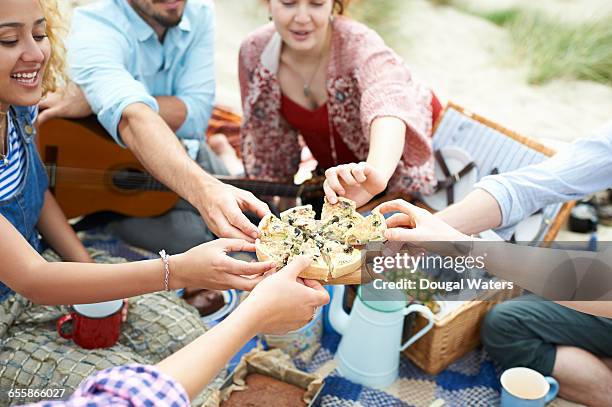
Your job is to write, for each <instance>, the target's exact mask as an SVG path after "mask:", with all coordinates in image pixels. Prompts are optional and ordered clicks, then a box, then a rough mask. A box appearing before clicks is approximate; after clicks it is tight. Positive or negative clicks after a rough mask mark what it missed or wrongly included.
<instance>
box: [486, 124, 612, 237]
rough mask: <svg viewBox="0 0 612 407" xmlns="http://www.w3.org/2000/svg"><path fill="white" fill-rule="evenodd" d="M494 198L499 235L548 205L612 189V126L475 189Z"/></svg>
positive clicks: (493, 178)
mask: <svg viewBox="0 0 612 407" xmlns="http://www.w3.org/2000/svg"><path fill="white" fill-rule="evenodd" d="M475 187H476V188H481V189H484V190H485V191H487V192H488V193H490V194H491V195H493V197H494V198H495V199H496V200H497V202H498V203H499V206H500V208H501V214H502V224H501V227H502V229H501V230H499V231H498V233H499V234H500V235H502V236H503V235H505V234H506V233H505V232H506V231H507V230H509V229H510V228H512V227H513V226H515V225H516V224H517V223H518V222H520V221H521V220H523V219H524V218H526V217H527V216H529V215H531V214H532V213H534V212H535V211H537V210H538V209H540V208H543V207H544V206H546V205H549V204H553V203H559V202H565V201H570V200H574V199H579V198H582V197H584V196H586V195H589V194H592V193H594V192H597V191H601V190H604V189H607V188H611V187H612V122H610V123H608V124H607V125H606V126H604V127H603V128H602V129H601V130H600V131H599V132H598V133H596V134H594V135H593V136H591V137H586V138H583V139H579V140H577V141H576V142H574V143H572V144H570V145H569V146H567V147H565V148H564V149H563V150H561V151H560V152H558V153H557V154H555V155H554V156H553V157H552V158H550V159H548V160H546V161H543V162H542V163H540V164H536V165H530V166H527V167H523V168H520V169H518V170H516V171H511V172H508V173H504V174H499V175H492V176H487V177H484V178H483V179H482V180H481V181H480V182H479V183H477V184H476V185H475Z"/></svg>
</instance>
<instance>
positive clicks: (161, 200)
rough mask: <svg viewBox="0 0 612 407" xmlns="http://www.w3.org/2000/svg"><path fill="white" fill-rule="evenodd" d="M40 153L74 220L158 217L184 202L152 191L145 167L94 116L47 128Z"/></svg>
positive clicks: (42, 131) (52, 123)
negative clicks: (100, 215) (109, 214)
mask: <svg viewBox="0 0 612 407" xmlns="http://www.w3.org/2000/svg"><path fill="white" fill-rule="evenodd" d="M38 147H39V150H38V151H39V152H40V155H41V158H42V160H43V162H44V164H45V165H46V166H47V168H48V173H49V179H50V182H49V186H50V189H51V192H52V193H53V194H54V195H55V198H56V199H57V201H58V203H59V205H60V207H61V208H62V209H63V211H64V213H65V214H66V216H67V217H68V218H73V217H76V216H82V215H87V214H91V213H94V212H99V211H111V210H112V211H115V212H119V213H122V214H124V215H128V216H140V217H143V216H156V215H160V214H162V213H164V212H166V211H168V210H170V209H171V208H172V207H173V206H174V205H175V204H176V202H177V201H178V199H179V197H178V195H177V194H175V193H174V192H171V191H161V190H150V188H148V186H149V185H148V183H150V182H149V178H150V177H148V176H147V175H146V172H145V170H144V168H143V166H142V165H141V164H140V163H139V162H138V160H137V159H136V157H135V156H134V155H133V154H132V153H131V152H130V151H129V150H128V149H125V148H121V147H120V146H119V145H118V144H117V143H116V142H115V141H114V140H113V139H112V138H111V137H110V136H109V135H108V133H107V132H106V130H104V128H103V127H102V126H101V125H100V124H99V123H98V121H97V120H96V119H95V117H94V116H91V117H88V118H86V119H80V120H64V119H53V120H50V121H48V122H46V123H44V124H43V125H42V126H41V128H40V129H39V137H38ZM126 174H128V175H127V176H126Z"/></svg>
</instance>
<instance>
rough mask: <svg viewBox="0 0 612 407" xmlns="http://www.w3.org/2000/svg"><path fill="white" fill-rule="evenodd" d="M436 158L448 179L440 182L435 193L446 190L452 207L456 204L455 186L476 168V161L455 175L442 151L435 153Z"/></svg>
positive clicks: (447, 200) (448, 202)
mask: <svg viewBox="0 0 612 407" xmlns="http://www.w3.org/2000/svg"><path fill="white" fill-rule="evenodd" d="M434 157H435V158H436V161H437V162H438V164H440V169H441V170H442V173H443V174H444V176H445V177H446V179H444V180H442V181H439V182H438V186H437V187H436V190H435V192H438V191H440V190H442V189H446V202H447V204H448V205H452V204H453V203H454V202H455V188H454V186H455V184H456V183H457V182H459V180H460V179H461V177H463V176H464V175H465V174H467V173H468V172H470V171H471V170H472V169H473V168H474V167H475V166H476V164H475V163H474V161H470V162H469V163H468V164H467V165H466V166H465V167H463V168H462V169H461V170H460V171H458V172H457V173H455V174H451V172H450V170H449V169H448V166H447V165H446V162H445V161H444V157H443V156H442V153H441V152H440V150H436V151H434Z"/></svg>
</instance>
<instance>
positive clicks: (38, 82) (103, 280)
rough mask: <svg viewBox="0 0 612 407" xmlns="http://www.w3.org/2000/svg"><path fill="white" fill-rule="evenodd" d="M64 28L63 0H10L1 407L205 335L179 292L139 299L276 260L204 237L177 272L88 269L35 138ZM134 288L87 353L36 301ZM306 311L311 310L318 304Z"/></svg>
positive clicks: (0, 132) (111, 295)
mask: <svg viewBox="0 0 612 407" xmlns="http://www.w3.org/2000/svg"><path fill="white" fill-rule="evenodd" d="M60 27H61V26H60V19H59V14H58V9H57V3H56V1H55V0H2V7H0V236H1V238H0V258H1V259H2V267H0V389H2V391H1V392H0V405H8V404H13V403H15V402H17V401H23V400H15V399H11V398H9V393H8V392H7V390H8V389H32V388H38V389H47V388H56V389H66V390H69V391H68V392H67V393H66V394H67V395H68V394H69V393H70V390H71V389H74V388H76V386H78V384H79V383H80V382H81V381H82V380H83V379H84V378H85V377H87V376H89V375H90V374H92V373H94V372H96V371H97V370H100V369H104V368H110V367H112V366H117V365H125V364H128V363H142V364H153V363H157V362H159V361H160V360H162V359H163V358H165V357H167V356H168V355H170V354H171V353H172V352H174V351H176V350H177V349H180V348H181V347H183V346H184V345H186V344H187V343H189V342H191V341H192V340H194V339H196V338H197V337H199V336H200V335H201V334H203V333H204V332H205V328H204V325H203V324H202V322H201V320H200V318H199V315H198V313H197V311H196V310H195V309H194V308H191V307H190V306H188V305H187V304H186V303H185V302H184V301H183V300H181V299H179V298H178V297H177V295H176V294H175V293H172V292H161V293H155V294H148V295H141V294H144V293H151V292H155V291H160V290H162V289H165V290H166V291H168V290H169V289H177V288H182V287H185V286H187V285H188V286H191V287H206V288H211V289H227V288H240V289H243V290H250V289H252V288H253V287H254V286H255V285H256V283H257V282H259V281H260V280H261V279H262V278H263V277H256V275H259V274H263V273H265V272H267V271H269V270H271V269H272V268H273V267H274V265H273V264H271V263H270V262H267V263H248V262H242V261H238V260H235V259H232V258H230V257H229V256H227V252H230V251H241V250H249V251H254V245H252V244H249V243H247V242H245V241H241V240H235V239H222V240H217V241H214V242H211V243H208V244H204V245H201V246H198V247H196V248H194V249H192V250H190V251H189V252H186V253H184V254H181V255H177V256H170V258H169V260H168V258H167V257H165V258H164V261H166V262H167V263H168V264H169V269H168V270H172V273H171V274H170V273H169V272H168V271H166V269H165V268H164V263H163V262H161V261H160V260H149V261H145V262H139V263H130V264H121V265H108V264H87V263H91V262H92V258H91V256H90V255H89V253H88V251H87V250H86V249H85V248H84V246H83V245H82V243H81V242H80V241H79V239H78V238H77V236H76V235H75V233H74V231H73V230H72V229H71V228H70V226H69V225H68V223H67V221H66V218H65V216H64V215H63V213H62V211H61V209H60V208H59V206H58V205H57V203H56V202H55V200H54V198H53V196H52V195H51V194H50V193H49V191H48V190H47V174H46V172H45V169H44V167H43V165H42V163H41V160H40V158H39V156H38V153H37V151H36V147H35V144H36V143H35V139H34V138H35V135H36V128H35V126H34V121H35V119H36V116H37V111H38V109H37V103H38V102H39V101H40V99H41V97H42V96H43V95H44V94H45V93H46V92H49V91H52V90H54V89H55V87H56V85H57V82H58V80H62V78H63V72H64V71H63V65H64V59H63V46H62V44H61V41H60V35H59V30H60ZM39 235H41V236H42V238H43V239H44V241H45V242H46V243H47V244H48V245H49V246H50V247H51V248H52V249H54V250H55V251H56V252H57V253H58V254H59V256H60V257H61V258H62V259H64V260H65V261H69V262H80V263H57V262H56V263H47V262H46V261H44V259H43V257H41V255H40V254H39V253H40V252H41V251H42V250H43V244H42V241H41V238H40V237H39ZM96 260H101V261H102V262H109V260H113V259H112V258H109V257H108V256H99V257H96ZM116 260H117V259H115V261H116ZM120 261H122V260H121V259H120ZM245 276H246V277H245ZM249 276H250V277H253V278H249ZM164 277H165V278H164ZM294 282H295V280H294ZM281 288H282V287H276V288H275V290H279V291H282V289H281ZM135 295H140V296H138V297H135V298H133V299H132V300H130V303H129V313H128V316H127V321H126V323H125V324H124V325H123V327H122V330H121V337H120V338H119V342H118V343H117V344H116V345H115V346H113V347H111V348H108V349H96V350H85V349H81V348H80V347H78V346H76V345H75V344H73V343H72V342H69V341H67V340H65V339H62V338H60V337H59V335H58V333H57V332H56V331H55V329H54V326H53V322H54V321H55V320H56V319H57V318H58V317H60V316H61V315H63V314H65V313H66V312H67V309H66V308H65V307H58V306H41V305H36V304H55V305H57V304H75V303H93V302H100V301H106V300H111V299H118V298H125V297H128V296H135ZM34 303H36V304H34ZM316 305H319V304H316ZM287 308H288V309H289V307H287ZM309 312H310V314H309V315H312V308H310V309H309ZM297 319H300V318H297ZM300 320H302V319H300ZM306 320H307V318H306V319H304V320H303V322H306ZM30 401H31V400H30Z"/></svg>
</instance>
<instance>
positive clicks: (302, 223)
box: [280, 205, 320, 234]
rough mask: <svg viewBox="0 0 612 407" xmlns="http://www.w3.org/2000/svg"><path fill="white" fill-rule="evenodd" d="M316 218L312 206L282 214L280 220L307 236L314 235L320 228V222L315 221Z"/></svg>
mask: <svg viewBox="0 0 612 407" xmlns="http://www.w3.org/2000/svg"><path fill="white" fill-rule="evenodd" d="M315 216H316V213H315V211H314V210H313V209H312V205H303V206H296V207H295V208H291V209H287V210H286V211H284V212H281V214H280V219H281V220H282V221H283V222H285V223H288V224H289V225H291V226H294V227H296V228H299V229H301V230H302V231H303V232H306V233H307V234H312V233H314V232H315V231H316V230H317V229H318V228H319V227H320V222H319V221H317V220H316V219H315Z"/></svg>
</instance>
